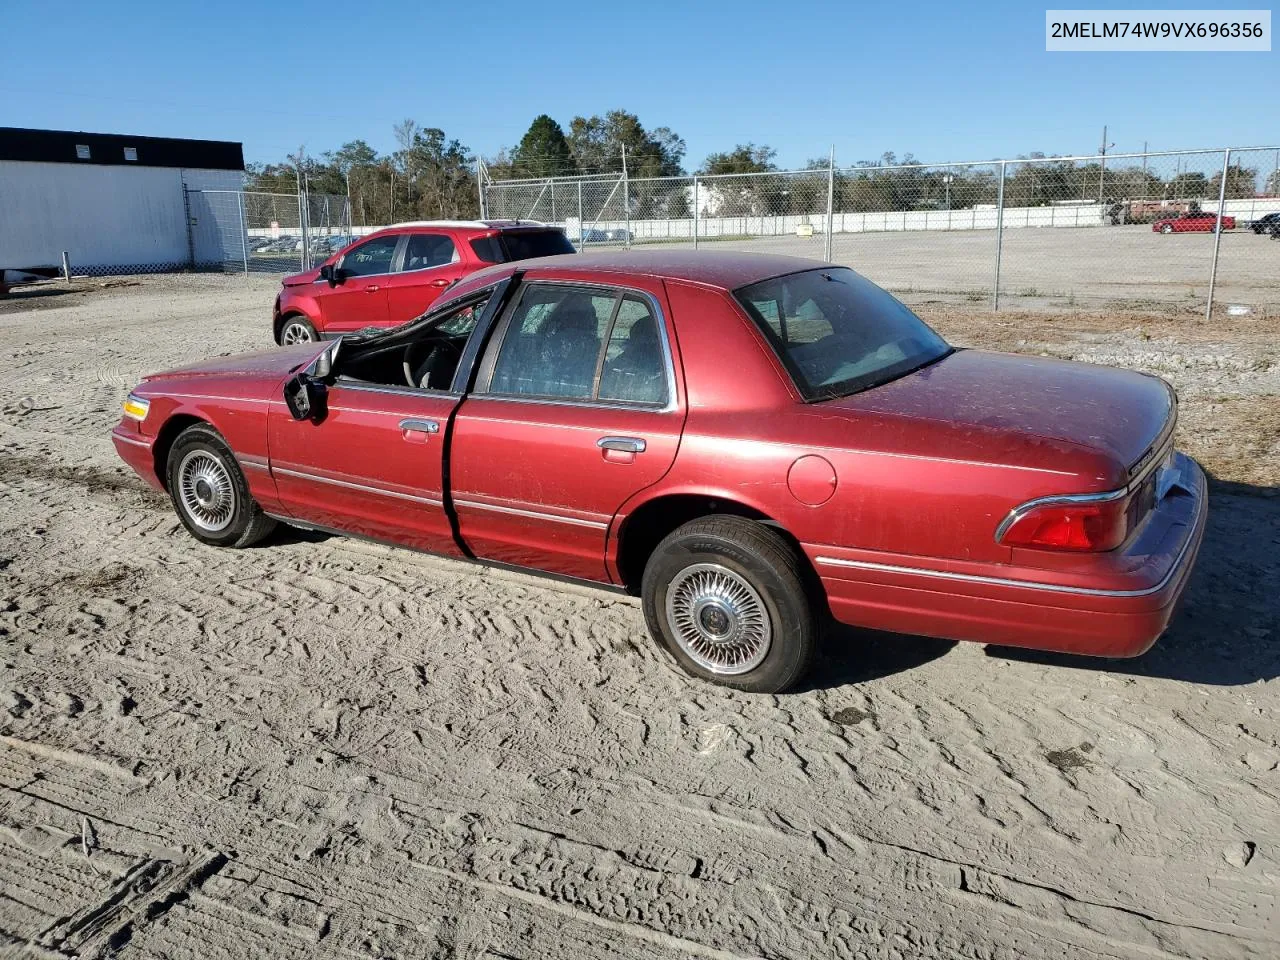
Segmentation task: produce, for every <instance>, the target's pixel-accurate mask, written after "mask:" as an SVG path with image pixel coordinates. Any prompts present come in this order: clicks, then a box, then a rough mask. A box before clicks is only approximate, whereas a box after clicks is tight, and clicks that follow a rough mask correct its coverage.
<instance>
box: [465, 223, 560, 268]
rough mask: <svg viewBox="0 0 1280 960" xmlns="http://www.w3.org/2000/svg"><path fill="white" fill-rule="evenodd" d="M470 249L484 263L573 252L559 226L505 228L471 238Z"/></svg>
mask: <svg viewBox="0 0 1280 960" xmlns="http://www.w3.org/2000/svg"><path fill="white" fill-rule="evenodd" d="M471 249H472V250H474V251H475V252H476V256H477V257H479V258H480V259H481V260H483V261H485V262H486V263H509V262H510V261H512V260H531V259H533V258H534V257H551V256H555V255H556V254H560V253H576V252H577V251H576V250H574V249H573V244H572V243H570V242H569V238H568V237H566V236H565V235H564V232H563V231H561V230H508V231H506V232H504V233H501V234H498V235H497V236H493V237H480V238H479V239H477V240H472V241H471Z"/></svg>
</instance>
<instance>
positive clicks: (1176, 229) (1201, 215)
mask: <svg viewBox="0 0 1280 960" xmlns="http://www.w3.org/2000/svg"><path fill="white" fill-rule="evenodd" d="M1217 224H1218V217H1217V215H1216V214H1212V213H1205V212H1203V211H1197V212H1195V213H1190V212H1188V213H1184V214H1182V215H1181V216H1177V217H1165V218H1164V219H1163V220H1157V221H1155V222H1154V223H1153V224H1151V229H1152V230H1154V231H1155V232H1156V233H1213V232H1214V230H1216V229H1217ZM1235 228H1236V218H1235V217H1231V216H1225V215H1224V216H1223V217H1222V229H1223V230H1234V229H1235Z"/></svg>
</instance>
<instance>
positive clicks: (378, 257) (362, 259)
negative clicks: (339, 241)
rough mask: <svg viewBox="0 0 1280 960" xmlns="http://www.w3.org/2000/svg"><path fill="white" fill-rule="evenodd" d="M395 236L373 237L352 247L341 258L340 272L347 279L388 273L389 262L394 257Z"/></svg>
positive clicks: (389, 268) (396, 239)
mask: <svg viewBox="0 0 1280 960" xmlns="http://www.w3.org/2000/svg"><path fill="white" fill-rule="evenodd" d="M399 242H400V238H399V237H397V236H389V237H375V238H374V239H372V240H366V241H365V242H364V243H362V244H360V245H359V246H358V247H352V248H351V249H350V250H348V251H347V252H346V254H345V255H344V256H343V258H342V272H343V273H345V274H346V275H347V276H349V277H369V276H373V275H374V274H378V273H390V272H391V261H392V259H393V258H394V257H395V255H396V244H398V243H399Z"/></svg>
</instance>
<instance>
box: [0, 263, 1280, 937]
mask: <svg viewBox="0 0 1280 960" xmlns="http://www.w3.org/2000/svg"><path fill="white" fill-rule="evenodd" d="M118 283H121V284H123V285H118V286H111V287H105V288H104V287H103V286H101V284H100V283H98V282H94V283H85V284H80V285H78V286H77V287H75V288H73V289H70V290H69V289H67V288H65V287H59V286H48V287H43V288H37V289H33V290H30V291H27V292H24V293H22V294H21V295H15V296H13V297H11V298H10V299H9V300H8V301H6V302H3V303H0V336H2V337H3V340H4V344H5V351H4V352H5V359H6V362H5V370H6V375H5V376H4V377H3V378H0V954H10V955H15V956H25V957H45V958H49V957H62V956H68V955H80V956H118V957H120V958H139V960H141V958H144V957H156V958H160V957H164V958H200V960H207V958H248V957H298V958H303V957H306V958H315V957H433V958H446V957H459V958H481V957H496V958H520V960H530V958H537V957H574V958H584V960H590V958H604V957H645V958H673V960H674V958H680V957H695V958H728V960H736V958H747V957H769V958H808V957H823V958H828V957H830V958H903V960H905V958H953V957H966V958H997V957H998V958H1018V960H1036V958H1045V960H1048V958H1054V960H1057V958H1070V957H1107V958H1117V960H1121V958H1123V960H1131V958H1139V960H1147V958H1151V960H1155V958H1171V957H1178V958H1219V957H1257V958H1274V957H1277V956H1280V906H1278V905H1277V896H1278V894H1280V767H1278V765H1280V714H1278V712H1277V710H1278V708H1280V682H1277V677H1280V498H1277V497H1276V496H1275V494H1276V492H1277V484H1280V321H1277V320H1275V319H1270V320H1265V319H1263V320H1258V319H1254V320H1250V319H1249V318H1238V317H1231V318H1228V317H1225V316H1224V317H1223V318H1222V320H1221V322H1216V323H1214V324H1213V325H1207V324H1205V323H1203V322H1197V321H1195V320H1194V319H1192V318H1188V317H1185V316H1170V317H1167V318H1161V317H1152V316H1136V315H1135V316H1102V315H1087V314H1082V315H1072V316H1044V315H1034V314H1024V315H1019V314H1009V313H1001V314H998V315H996V316H980V315H975V314H972V313H965V314H959V313H957V314H949V313H948V312H947V311H946V309H945V308H941V307H939V308H936V309H933V310H930V309H929V308H928V307H927V306H926V308H924V309H923V310H922V312H923V313H924V314H925V316H926V318H927V319H929V320H931V321H932V322H933V323H934V324H935V325H936V326H937V327H939V328H940V329H941V330H942V331H943V332H944V333H946V334H947V335H948V336H949V337H951V338H952V339H953V340H954V341H955V342H958V343H962V344H970V345H983V346H991V347H995V348H999V349H1008V350H1017V351H1023V352H1028V353H1044V354H1049V355H1053V356H1059V357H1070V358H1073V359H1079V360H1090V361H1093V362H1098V363H1107V364H1116V365H1123V366H1127V367H1135V368H1138V369H1144V370H1150V371H1154V372H1156V373H1159V374H1161V375H1163V376H1165V377H1167V378H1169V379H1170V380H1171V381H1172V382H1173V383H1174V384H1175V385H1176V386H1177V387H1178V389H1179V391H1180V392H1181V395H1182V400H1183V404H1182V421H1181V428H1180V444H1181V445H1182V446H1183V448H1184V449H1187V450H1188V451H1190V452H1192V453H1193V454H1194V455H1196V456H1197V457H1199V458H1200V459H1201V460H1202V461H1203V462H1204V463H1205V465H1206V466H1207V467H1208V468H1209V469H1210V471H1211V472H1212V473H1213V475H1214V478H1215V479H1214V481H1213V488H1212V497H1213V505H1212V512H1211V517H1210V521H1209V530H1208V535H1207V538H1206V541H1205V545H1204V549H1203V552H1202V554H1201V559H1200V563H1199V566H1198V568H1197V571H1196V574H1195V576H1194V579H1193V581H1192V583H1191V587H1190V590H1189V592H1188V595H1187V598H1186V602H1185V605H1184V608H1183V610H1182V612H1181V613H1180V615H1179V617H1178V618H1177V620H1176V622H1175V623H1174V625H1173V627H1172V628H1171V630H1170V632H1169V633H1168V634H1167V635H1166V636H1165V637H1164V638H1163V639H1162V640H1161V642H1160V643H1159V644H1157V646H1156V647H1155V648H1154V649H1153V650H1152V651H1151V652H1150V653H1149V654H1147V655H1146V656H1144V657H1142V658H1140V659H1138V660H1134V661H1125V662H1114V663H1108V662H1093V661H1088V660H1082V659H1071V658H1067V657H1055V656H1041V655H1030V654H1025V653H1023V654H1019V653H1015V652H1012V651H1008V650H1000V649H994V648H984V647H982V646H979V645H971V644H959V645H957V644H951V643H947V642H943V641H935V640H926V639H922V638H909V637H898V636H887V635H872V634H863V633H859V632H857V631H852V630H838V631H833V633H832V635H831V636H830V637H828V639H827V641H826V646H825V648H824V654H823V657H822V660H821V662H820V664H819V666H818V668H817V669H816V670H815V671H814V673H813V675H812V676H811V677H810V678H809V679H808V681H807V683H806V685H805V686H804V687H803V688H802V689H801V690H800V691H798V692H796V693H794V694H790V695H786V696H753V695H746V694H739V693H734V692H730V691H726V690H723V689H719V688H716V687H712V686H708V685H706V684H702V683H698V682H696V681H693V680H690V679H686V678H685V677H683V676H681V675H678V674H676V673H674V672H673V671H672V670H670V669H669V668H668V667H667V666H666V665H665V660H664V659H662V658H661V657H660V656H659V655H658V654H657V652H656V651H655V649H654V647H653V644H652V643H651V641H650V640H649V639H648V637H647V634H646V631H645V627H644V622H643V619H642V617H641V614H640V611H639V608H638V606H637V605H636V604H635V603H634V602H632V601H630V600H628V599H625V598H619V597H616V596H613V595H608V594H598V593H595V592H592V591H590V590H587V589H580V588H576V587H566V586H560V585H557V584H554V583H549V582H546V581H542V580H538V579H534V578H531V577H524V576H521V575H517V574H509V573H499V572H495V571H486V570H483V569H482V568H479V567H474V566H468V565H464V564H459V563H453V562H448V561H442V560H436V559H432V558H429V557H424V556H419V555H415V554H412V553H409V552H406V551H401V550H393V549H388V548H382V547H376V546H370V545H366V544H363V543H359V542H355V541H351V540H346V539H342V538H336V537H333V538H325V537H320V536H317V535H304V534H301V533H290V532H289V531H287V530H282V531H281V532H279V533H277V534H276V535H275V536H274V537H273V538H271V539H270V540H269V541H267V542H266V543H265V544H263V545H262V546H260V547H258V548H254V549H250V550H245V551H220V550H216V549H212V548H208V547H204V546H201V545H199V544H198V543H196V541H194V540H193V539H192V538H191V537H189V536H188V535H187V534H186V533H185V531H183V529H182V528H181V527H180V525H179V523H178V521H177V519H176V517H175V516H174V514H173V511H172V509H171V507H170V505H169V504H168V502H167V501H166V500H164V499H162V498H160V497H157V496H155V495H153V494H151V493H150V492H148V491H147V489H146V488H144V486H143V485H142V483H141V481H139V480H138V479H137V478H135V477H134V476H133V475H132V474H131V473H129V472H127V471H126V470H125V468H124V467H123V466H122V465H121V464H120V463H119V462H118V461H117V459H116V457H115V454H114V451H113V449H112V447H111V444H110V442H109V440H108V432H109V430H110V428H111V426H112V424H113V423H114V422H115V421H116V419H117V418H118V415H119V404H120V401H121V399H122V398H123V396H124V394H125V393H126V391H127V390H128V388H129V387H130V386H132V385H133V384H134V383H135V382H136V380H137V379H138V377H139V376H140V375H141V374H143V373H145V372H149V371H153V370H156V369H160V368H164V367H166V366H170V365H175V364H178V363H182V362H187V361H194V360H197V359H200V358H202V357H206V356H211V355H215V354H219V353H226V352H233V351H239V350H243V349H250V348H259V347H266V346H268V340H269V334H268V331H267V325H268V317H269V311H270V303H271V296H272V291H273V288H274V283H275V281H274V280H272V279H271V278H250V279H248V280H246V279H245V278H242V277H227V278H224V277H156V278H143V279H141V280H140V281H118Z"/></svg>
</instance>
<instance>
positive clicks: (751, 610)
mask: <svg viewBox="0 0 1280 960" xmlns="http://www.w3.org/2000/svg"><path fill="white" fill-rule="evenodd" d="M667 625H668V626H669V627H670V628H671V633H672V635H673V636H674V637H675V640H676V643H677V644H679V646H680V649H681V650H683V651H684V652H685V653H686V654H688V655H689V657H690V658H691V659H692V660H693V661H694V662H695V663H696V664H698V666H700V667H702V668H703V669H705V670H709V671H711V672H712V673H719V674H741V673H748V672H750V671H752V670H754V669H755V668H756V667H758V666H760V664H761V663H762V662H764V658H765V657H766V656H767V655H768V653H769V647H770V645H771V643H772V641H773V627H772V625H771V624H770V622H769V613H768V611H767V610H766V609H765V605H764V601H763V600H761V599H760V594H759V593H757V592H756V590H755V588H754V587H752V586H751V584H749V583H748V582H747V581H746V580H745V579H743V578H742V577H741V576H739V575H738V574H737V573H734V572H733V571H732V570H730V569H729V568H728V567H723V566H721V565H720V564H718V563H695V564H693V565H692V566H688V567H685V568H684V569H683V570H681V571H680V572H679V573H678V574H676V576H675V578H674V579H673V580H672V581H671V585H670V586H669V587H668V588H667Z"/></svg>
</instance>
